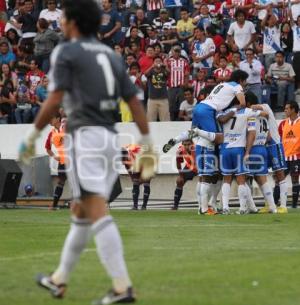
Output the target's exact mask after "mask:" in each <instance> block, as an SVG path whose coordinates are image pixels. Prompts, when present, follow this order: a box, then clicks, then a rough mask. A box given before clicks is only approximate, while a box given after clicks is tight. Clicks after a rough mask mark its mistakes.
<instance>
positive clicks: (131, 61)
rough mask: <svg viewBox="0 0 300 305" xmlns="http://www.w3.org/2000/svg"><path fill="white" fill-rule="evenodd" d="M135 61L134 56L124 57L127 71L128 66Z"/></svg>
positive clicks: (130, 54)
mask: <svg viewBox="0 0 300 305" xmlns="http://www.w3.org/2000/svg"><path fill="white" fill-rule="evenodd" d="M135 61H136V57H135V55H134V54H132V53H129V54H127V55H126V60H125V65H126V67H127V69H129V67H130V65H131V64H132V63H134V62H135Z"/></svg>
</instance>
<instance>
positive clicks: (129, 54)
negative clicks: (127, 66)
mask: <svg viewBox="0 0 300 305" xmlns="http://www.w3.org/2000/svg"><path fill="white" fill-rule="evenodd" d="M128 56H132V57H133V58H134V59H136V55H135V54H133V53H128V54H127V55H126V59H127V57H128Z"/></svg>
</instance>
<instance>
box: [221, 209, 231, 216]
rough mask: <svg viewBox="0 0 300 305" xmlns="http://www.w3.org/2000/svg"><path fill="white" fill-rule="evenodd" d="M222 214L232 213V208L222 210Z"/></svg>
mask: <svg viewBox="0 0 300 305" xmlns="http://www.w3.org/2000/svg"><path fill="white" fill-rule="evenodd" d="M222 215H230V210H229V209H224V210H222Z"/></svg>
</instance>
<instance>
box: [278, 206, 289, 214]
mask: <svg viewBox="0 0 300 305" xmlns="http://www.w3.org/2000/svg"><path fill="white" fill-rule="evenodd" d="M277 213H278V214H287V213H288V209H287V207H278V208H277Z"/></svg>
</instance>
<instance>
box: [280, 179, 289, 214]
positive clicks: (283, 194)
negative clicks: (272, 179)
mask: <svg viewBox="0 0 300 305" xmlns="http://www.w3.org/2000/svg"><path fill="white" fill-rule="evenodd" d="M279 188H280V206H281V207H285V208H286V202H287V193H288V185H287V182H286V179H284V180H282V181H280V182H279Z"/></svg>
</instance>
